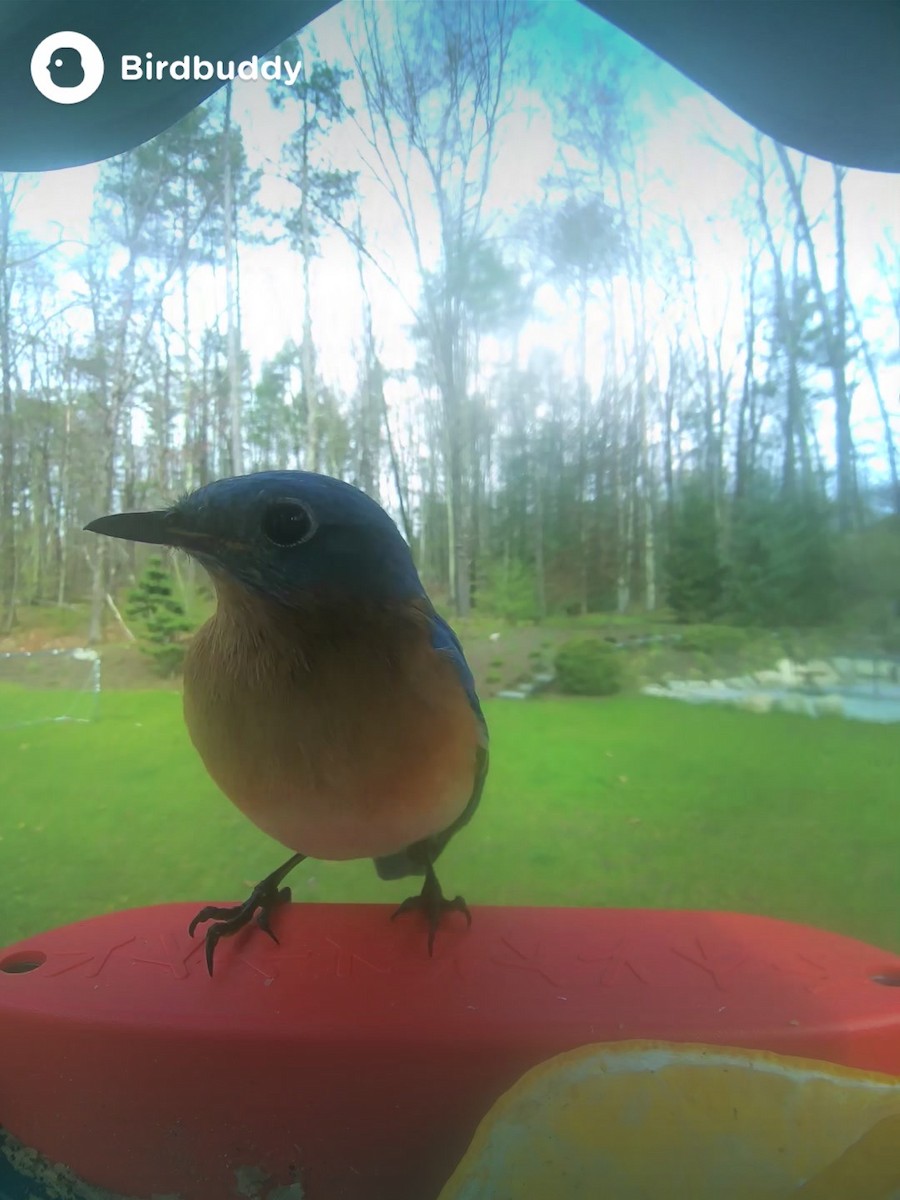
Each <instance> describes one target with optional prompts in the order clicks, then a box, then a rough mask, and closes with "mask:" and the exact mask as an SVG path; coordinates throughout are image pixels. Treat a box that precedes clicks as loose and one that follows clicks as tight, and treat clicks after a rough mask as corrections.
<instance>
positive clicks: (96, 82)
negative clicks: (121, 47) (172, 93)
mask: <svg viewBox="0 0 900 1200" xmlns="http://www.w3.org/2000/svg"><path fill="white" fill-rule="evenodd" d="M104 67H105V64H104V62H103V55H102V54H101V53H100V47H99V46H98V45H97V43H96V42H93V41H92V40H91V39H90V38H89V37H86V36H85V35H84V34H83V33H75V32H74V31H73V30H71V29H69V30H62V31H60V32H59V33H52V34H50V36H49V37H45V38H44V40H43V41H42V42H40V43H38V45H37V46H36V47H35V50H34V54H32V56H31V78H32V80H33V81H34V86H35V87H36V88H37V90H38V91H39V92H40V93H41V95H42V96H46V97H47V99H48V100H52V101H53V103H54V104H80V102H81V101H82V100H87V98H88V97H89V96H93V94H94V92H96V90H97V88H98V87H99V86H100V84H101V83H102V81H103V72H104ZM302 74H303V61H302V59H301V60H299V61H297V62H290V61H288V60H287V59H282V57H281V55H280V54H276V55H275V57H274V58H271V59H263V58H260V56H259V55H258V54H254V55H253V57H252V58H248V59H245V60H244V61H242V62H239V63H235V62H231V61H228V62H223V61H222V60H221V59H216V60H215V61H212V60H210V59H208V58H202V57H201V56H200V55H199V54H185V55H183V56H182V57H181V58H175V59H171V60H170V59H165V58H155V57H154V55H153V53H152V52H151V51H147V52H146V53H144V54H123V55H122V61H121V78H122V80H124V81H126V82H128V81H130V80H145V81H153V80H162V79H166V78H168V79H200V80H205V79H217V80H219V81H221V82H222V83H226V82H227V81H228V80H230V79H265V80H268V81H270V82H271V81H281V80H283V81H284V82H285V83H286V84H287V85H288V86H289V87H291V86H293V84H295V83H296V82H297V80H298V79H299V78H300V77H301V75H302Z"/></svg>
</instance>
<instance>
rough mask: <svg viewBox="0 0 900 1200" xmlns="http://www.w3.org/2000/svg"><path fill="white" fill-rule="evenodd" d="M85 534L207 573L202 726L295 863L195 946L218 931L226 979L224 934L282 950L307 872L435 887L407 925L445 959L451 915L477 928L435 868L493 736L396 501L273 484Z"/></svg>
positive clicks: (218, 777)
mask: <svg viewBox="0 0 900 1200" xmlns="http://www.w3.org/2000/svg"><path fill="white" fill-rule="evenodd" d="M84 528H85V530H86V531H88V532H91V533H97V534H103V535H106V536H109V537H114V538H124V539H126V540H129V541H133V542H145V543H149V544H152V545H161V546H168V547H173V548H176V549H179V550H182V551H185V552H186V553H187V554H189V555H190V556H191V557H192V558H194V559H195V560H196V561H197V562H199V563H200V564H201V565H202V566H203V567H204V568H205V569H206V571H207V573H208V574H209V576H210V579H211V581H212V584H213V588H214V590H215V595H216V609H215V612H214V613H213V615H212V617H210V619H209V620H208V621H207V622H206V623H205V624H204V625H203V626H202V627H201V628H200V629H199V630H198V631H197V633H196V634H195V635H194V637H193V638H192V640H191V642H190V644H189V646H188V649H187V652H186V655H185V660H184V688H183V708H184V719H185V724H186V726H187V730H188V733H189V735H190V738H191V741H192V742H193V744H194V747H195V748H196V750H197V752H198V753H199V755H200V758H201V759H202V761H203V763H204V765H205V767H206V770H207V771H208V773H209V775H210V776H211V777H212V779H213V781H214V782H215V783H216V784H217V785H218V787H219V789H220V790H221V791H222V792H223V793H224V794H225V795H226V796H227V797H228V798H229V799H230V800H231V801H232V803H233V804H235V805H236V806H237V808H238V809H240V811H241V812H242V813H244V814H245V816H247V817H248V818H249V819H250V820H251V821H252V822H253V823H254V824H255V825H257V826H258V827H259V828H260V829H262V830H263V831H264V832H265V833H267V834H268V835H269V836H270V837H272V838H274V839H275V840H276V841H278V842H281V843H282V845H284V846H285V847H287V848H288V849H290V850H291V851H292V854H291V857H290V858H289V859H288V860H287V861H286V862H284V863H283V864H282V865H281V866H279V867H278V868H277V869H276V870H275V871H273V872H272V873H271V874H269V875H267V876H266V877H265V879H263V880H261V881H260V883H258V884H257V885H256V887H254V888H253V890H252V892H251V893H250V895H249V897H248V898H247V900H245V901H244V902H243V903H242V904H237V905H234V906H227V907H226V906H215V905H207V906H206V907H204V908H202V909H201V910H200V911H199V912H198V913H197V915H196V916H195V917H194V919H193V920H192V921H191V923H190V926H189V933H190V936H191V937H193V936H194V934H195V931H196V930H197V928H198V927H199V926H201V925H205V926H206V929H205V932H204V938H205V957H206V965H207V969H208V971H209V973H210V975H212V974H213V963H214V955H215V949H216V945H217V943H218V942H219V941H220V939H221V938H223V937H229V936H232V935H233V934H235V933H237V932H238V930H240V929H243V928H244V927H245V926H247V925H248V924H249V923H251V922H252V921H253V920H254V919H255V921H256V924H257V925H258V926H259V928H261V929H262V930H263V931H264V932H265V933H267V934H268V935H269V936H270V937H271V938H272V939H273V940H275V941H276V942H277V941H278V939H277V937H276V936H275V933H274V932H273V930H272V928H271V924H270V918H271V914H272V911H273V910H274V909H275V908H276V907H277V906H278V905H279V904H283V903H286V902H288V901H289V900H290V899H291V891H290V888H289V887H286V886H283V881H284V879H285V877H286V876H287V875H288V874H289V872H290V871H291V870H293V868H294V867H295V866H297V865H298V864H299V863H300V862H302V861H303V860H304V859H306V858H313V859H324V860H332V861H342V860H348V859H358V858H372V859H373V860H374V863H375V868H376V870H377V873H378V875H379V876H380V878H382V879H384V880H396V879H401V878H404V877H407V876H418V875H422V876H424V879H423V883H422V890H421V892H420V893H419V894H418V895H413V896H410V897H408V898H407V899H406V900H404V901H403V903H402V904H400V906H399V907H398V908H397V909H396V910H395V911H394V913H393V915H392V919H393V918H394V917H397V916H399V915H400V914H401V913H409V912H416V911H418V912H420V913H422V914H424V917H425V919H426V920H427V924H428V953H429V955H431V954H433V952H434V941H435V934H436V932H437V930H438V928H439V926H440V924H441V921H442V919H443V918H444V916H445V915H446V914H449V913H451V912H454V911H455V912H459V913H461V914H462V915H463V916H464V917H465V919H466V922H467V926H471V922H472V917H471V913H470V911H469V908H468V906H467V904H466V902H465V900H464V899H463V898H462V896H456V897H455V898H454V899H448V898H446V897H445V896H444V893H443V891H442V889H441V886H440V883H439V882H438V878H437V875H436V873H435V869H434V864H435V861H436V859H437V858H438V856H439V855H440V853H441V852H442V850H443V849H444V847H445V846H446V845H447V843H448V842H449V840H450V839H451V838H452V837H453V835H454V834H455V833H456V832H457V831H458V830H460V829H461V828H462V827H463V826H464V825H466V824H467V823H468V822H469V820H470V819H471V817H472V815H473V814H474V812H475V810H476V809H477V807H478V804H479V801H480V799H481V794H482V790H483V788H484V783H485V779H486V776H487V772H488V763H489V734H488V728H487V723H486V721H485V718H484V714H483V712H482V709H481V705H480V703H479V699H478V695H477V693H476V690H475V682H474V679H473V676H472V672H471V670H470V668H469V665H468V663H467V661H466V657H465V654H464V652H463V648H462V646H461V644H460V641H459V639H458V637H457V636H456V634H455V633H454V632H453V630H452V629H451V627H450V625H448V624H447V622H446V621H445V620H444V619H443V618H442V617H441V616H440V615H439V614H438V612H437V611H436V609H435V607H434V605H433V604H432V602H431V600H430V599H429V597H428V594H427V593H426V591H425V588H424V586H423V584H422V581H421V579H420V578H419V574H418V571H417V570H416V567H415V564H414V561H413V557H412V553H411V550H410V547H409V546H408V544H407V542H406V541H405V540H404V538H403V537H402V535H401V534H400V531H399V529H398V528H397V526H396V524H395V523H394V521H393V520H392V519H391V517H390V516H389V515H388V513H387V512H386V511H385V510H384V509H383V508H382V507H381V505H379V504H378V503H377V502H376V501H375V500H373V499H372V498H371V497H370V496H368V495H367V494H366V493H365V492H363V491H361V490H360V489H359V488H357V487H355V486H353V485H352V484H350V483H347V482H345V481H343V480H341V479H336V478H332V477H331V476H328V475H322V474H318V473H316V472H312V471H295V470H276V471H259V472H254V473H252V474H247V475H237V476H233V477H229V478H225V479H218V480H215V481H213V482H211V483H208V484H206V485H204V486H202V487H200V488H198V489H196V490H194V491H192V492H189V493H188V494H186V495H184V496H182V497H181V498H180V499H178V500H177V501H176V502H175V503H174V504H172V505H171V506H170V507H168V508H164V509H159V510H154V511H146V512H123V513H113V514H110V515H108V516H103V517H99V518H97V519H96V520H93V521H91V522H90V523H89V524H87V525H86V526H85V527H84Z"/></svg>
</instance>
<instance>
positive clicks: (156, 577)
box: [125, 557, 193, 675]
mask: <svg viewBox="0 0 900 1200" xmlns="http://www.w3.org/2000/svg"><path fill="white" fill-rule="evenodd" d="M125 611H126V613H127V615H128V617H129V619H131V620H133V621H137V622H138V623H139V625H140V630H141V636H140V638H139V643H140V648H141V650H142V651H143V652H144V654H147V655H149V657H150V658H152V659H153V662H154V664H155V666H156V669H157V670H158V671H159V673H160V675H174V674H175V673H176V672H177V671H179V670H180V669H181V667H182V664H183V662H184V653H185V649H186V644H185V637H184V635H185V634H187V633H190V632H191V630H192V628H193V627H192V625H191V623H190V621H188V620H187V617H186V615H185V611H184V606H183V605H182V604H181V603H180V601H178V600H176V599H175V597H174V595H173V594H172V577H171V575H170V574H169V573H168V571H167V570H166V569H165V567H164V566H163V563H162V559H160V558H157V557H153V558H151V559H149V560H148V562H147V566H146V568H145V569H144V573H143V575H141V577H140V579H139V580H138V584H137V587H136V588H133V589H132V591H130V592H129V593H128V604H127V607H126V610H125Z"/></svg>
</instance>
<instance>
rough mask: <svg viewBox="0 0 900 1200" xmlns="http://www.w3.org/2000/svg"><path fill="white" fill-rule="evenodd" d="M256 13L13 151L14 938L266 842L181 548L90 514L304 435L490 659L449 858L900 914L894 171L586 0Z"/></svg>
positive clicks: (247, 874) (789, 913)
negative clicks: (192, 713)
mask: <svg viewBox="0 0 900 1200" xmlns="http://www.w3.org/2000/svg"><path fill="white" fill-rule="evenodd" d="M276 56H280V58H281V60H282V62H291V63H297V62H302V66H303V70H302V72H301V73H300V74H299V76H298V77H297V79H296V81H295V82H294V83H293V84H288V83H287V82H286V81H285V79H284V78H282V79H281V80H272V81H270V82H267V81H266V80H264V79H261V78H258V79H246V80H239V79H238V80H235V81H233V82H230V83H228V84H227V85H226V86H225V87H224V88H223V89H222V90H221V91H220V92H218V93H217V94H216V95H215V96H213V97H212V98H211V99H210V100H209V101H207V102H206V103H205V104H204V105H203V106H201V107H200V108H198V109H196V110H195V111H194V112H192V113H191V114H190V115H189V116H187V117H186V118H184V119H183V120H182V121H181V122H179V123H178V124H177V125H175V126H173V127H172V128H171V129H169V130H167V131H166V132H165V133H163V134H162V135H160V136H159V137H157V138H155V139H153V140H152V141H150V142H148V143H146V144H145V145H143V146H140V147H138V148H137V149H135V150H133V151H131V152H129V153H126V154H123V155H120V156H118V157H116V158H114V159H110V160H108V161H107V162H104V163H101V164H95V165H91V166H86V167H79V168H72V169H68V170H61V171H55V172H50V173H47V174H44V175H40V176H39V175H13V174H8V173H7V174H4V175H0V854H2V860H3V863H4V880H5V884H6V904H5V905H4V911H3V913H2V915H0V941H2V942H10V941H13V940H15V939H17V938H19V937H22V936H25V935H27V934H30V933H33V932H36V931H38V930H39V929H43V928H47V927H50V926H52V925H58V924H61V923H63V922H65V921H68V920H73V919H76V918H79V917H83V916H88V915H91V914H94V913H98V912H102V911H108V910H110V909H113V908H120V907H127V906H129V905H136V904H146V903H154V902H162V901H165V900H177V899H192V900H197V901H203V900H217V899H218V900H227V899H228V898H229V897H234V898H236V897H239V896H242V895H243V894H244V892H245V890H246V887H247V886H248V885H252V884H253V883H254V882H256V880H257V879H258V878H260V877H261V876H262V875H264V874H266V873H267V872H268V871H269V870H271V869H272V868H273V867H274V866H275V865H276V864H277V863H278V862H279V861H280V856H283V854H282V850H281V848H280V847H279V846H277V845H276V844H275V843H273V842H271V841H269V840H268V839H267V838H265V836H264V835H263V834H261V833H259V832H258V831H257V830H255V828H253V827H252V826H251V825H249V823H247V822H246V821H245V820H244V819H243V818H242V817H241V816H240V815H239V814H238V813H237V812H236V811H235V810H233V809H232V808H231V806H230V805H229V804H228V802H227V801H225V800H224V798H223V797H221V796H220V795H219V794H218V793H217V792H216V789H215V787H214V785H213V784H212V783H211V782H210V781H209V779H208V778H207V776H206V775H205V772H204V771H203V768H202V766H201V765H200V763H199V760H197V759H196V757H195V755H194V753H193V751H192V749H191V747H190V744H189V742H188V739H187V735H186V733H185V731H184V727H183V724H182V721H181V715H180V701H179V695H178V692H179V688H180V681H179V672H180V667H181V662H182V659H183V656H184V651H185V648H186V645H187V643H188V640H189V638H190V636H191V633H192V631H193V630H194V629H196V628H197V627H198V626H199V625H200V624H201V623H202V622H203V621H204V620H205V619H206V618H207V617H208V616H209V614H210V613H211V611H212V607H213V599H212V593H211V591H210V589H209V586H208V583H207V580H206V577H205V575H204V573H203V571H202V570H201V569H200V568H199V567H197V566H196V565H195V564H193V563H192V562H190V561H189V560H187V559H185V558H183V557H178V556H177V555H174V554H169V553H165V554H163V555H162V556H160V555H154V554H152V553H151V552H150V551H149V550H148V549H147V548H142V547H137V546H134V545H129V544H126V543H118V542H116V543H114V542H111V541H108V540H107V539H103V538H92V537H91V536H90V535H86V534H83V533H82V532H81V528H82V526H83V525H84V524H85V522H87V521H89V520H91V519H92V518H94V517H97V516H99V515H101V514H104V513H107V512H112V511H118V510H122V509H139V508H155V507H160V506H163V505H165V504H167V503H170V502H171V501H172V500H174V499H175V498H176V497H177V496H178V495H179V494H181V493H183V492H184V491H186V490H190V489H193V488H196V487H198V486H201V485H203V484H204V483H206V482H208V481H210V480H212V479H215V478H218V477H221V476H224V475H230V474H236V473H242V472H247V471H254V470H260V469H267V468H276V467H277V468H286V467H296V468H302V469H306V470H315V471H324V472H326V473H329V474H333V475H337V476H340V477H341V478H343V479H347V480H349V481H350V482H352V483H355V484H356V485H357V486H359V487H361V488H363V489H364V490H365V491H367V492H368V493H369V494H370V495H372V496H374V497H375V498H376V499H378V500H379V501H380V502H381V503H382V504H383V505H384V506H385V507H386V508H387V509H388V511H389V512H390V513H391V514H392V516H393V517H394V518H395V519H396V521H397V523H398V525H399V527H400V529H401V530H402V532H403V533H404V535H405V537H406V538H407V540H408V541H409V543H410V545H411V546H412V548H413V551H414V555H415V558H416V561H417V564H418V566H419V569H420V572H421V574H422V577H423V580H424V582H425V585H426V587H427V588H428V590H429V592H430V593H431V595H432V597H433V599H434V600H435V602H436V604H437V606H438V607H439V608H440V609H441V611H442V612H444V613H445V614H446V615H447V616H448V617H449V618H450V619H451V621H452V623H453V624H454V627H455V628H456V629H457V630H458V632H459V634H460V636H461V638H462V641H463V643H464V645H465V648H466V653H467V655H468V657H469V660H470V662H471V663H472V666H473V670H474V672H475V675H476V682H477V685H478V688H479V692H480V694H481V696H482V698H483V699H484V701H485V710H486V715H487V718H488V722H489V724H490V726H491V730H492V735H493V751H492V770H491V776H490V779H489V782H488V786H487V790H486V793H485V798H484V801H483V803H482V807H481V809H480V811H479V814H478V817H477V819H476V821H475V822H474V823H473V824H472V825H471V826H470V827H469V828H468V829H467V830H466V831H465V832H464V833H463V834H462V835H460V836H459V837H457V838H456V839H454V841H453V843H452V844H451V846H450V847H449V848H448V850H447V852H446V855H445V857H444V859H442V862H446V864H447V865H446V866H444V868H443V871H442V879H443V878H446V881H447V882H446V884H445V886H446V887H447V888H448V889H449V891H450V892H451V893H454V892H455V891H460V892H462V893H463V894H464V895H466V897H467V899H469V901H470V903H472V904H473V905H474V906H477V905H478V904H479V903H495V904H501V903H505V904H563V905H565V904H589V905H599V906H614V905H646V906H651V907H699V908H728V909H736V910H740V911H746V912H759V913H765V914H768V915H772V916H780V917H784V918H789V919H796V920H804V921H808V922H810V923H813V924H817V925H821V926H823V927H827V928H831V929H835V930H837V931H840V932H845V933H849V934H853V935H854V936H857V937H860V938H862V939H864V940H868V941H872V942H874V943H877V944H879V945H881V946H884V947H885V948H890V949H895V950H896V949H900V916H898V912H897V903H896V898H897V896H898V883H900V878H898V876H900V870H898V865H897V862H898V855H897V839H896V834H897V826H898V820H900V818H898V815H897V813H896V806H895V803H894V798H895V797H896V795H897V792H898V775H900V754H898V751H897V746H898V740H897V728H896V724H895V723H896V722H897V721H900V674H898V671H900V478H898V470H900V468H898V451H897V439H898V437H900V403H898V396H900V343H898V332H900V215H898V214H900V177H898V176H897V175H888V174H877V173H874V172H865V171H860V170H855V169H845V168H843V167H840V166H834V165H832V164H829V163H826V162H822V161H820V160H817V159H812V158H808V157H806V156H804V155H801V154H799V153H797V152H795V151H793V150H789V149H786V148H785V147H784V146H782V145H780V144H777V143H775V142H773V141H771V140H770V139H768V138H766V137H764V136H762V135H760V134H758V133H756V132H755V131H754V130H753V129H752V128H751V127H750V126H749V125H747V124H746V123H744V122H743V121H741V120H740V119H739V118H738V117H736V116H734V115H733V114H732V113H730V112H729V111H728V110H727V109H726V108H724V107H723V106H722V105H720V104H719V103H717V102H716V101H715V100H713V99H712V98H711V97H709V96H708V95H707V94H706V93H704V92H703V91H701V90H700V89H699V88H697V87H695V86H694V85H693V84H691V83H689V82H688V81H687V80H686V79H685V78H684V77H683V76H681V75H680V74H679V73H678V72H677V71H675V70H674V69H672V68H671V67H668V66H667V65H665V64H664V63H662V62H661V61H660V60H658V59H657V58H655V56H654V55H653V54H651V53H650V52H649V51H647V50H645V49H643V48H642V47H640V46H639V45H638V44H637V43H635V42H633V41H632V40H631V39H629V38H628V37H627V36H626V35H625V34H623V33H621V32H620V31H618V30H616V29H614V28H613V27H612V26H610V25H608V24H607V23H606V22H604V21H603V20H601V19H599V18H598V17H596V16H594V15H593V14H591V13H590V12H588V11H586V10H584V9H582V8H581V7H579V6H578V5H577V4H576V3H574V0H572V3H569V2H568V0H556V2H555V3H549V4H540V3H528V2H523V3H514V2H505V3H504V2H498V3H484V4H481V3H478V4H452V5H450V4H443V5H434V6H424V5H422V6H419V5H411V4H407V5H388V4H384V3H352V2H351V0H345V2H344V3H342V4H341V5H339V6H338V7H337V8H335V9H332V10H330V11H329V12H327V13H325V14H323V15H322V16H321V17H319V18H318V19H317V20H316V21H314V22H313V23H312V24H311V25H310V26H308V27H307V28H305V29H304V30H303V31H302V33H301V34H300V35H298V37H297V38H294V39H291V40H290V41H289V42H288V43H285V44H284V45H282V46H281V47H279V48H278V49H277V50H275V51H273V52H272V54H271V55H269V56H268V58H269V60H270V61H272V62H274V61H275V59H276ZM135 86H146V87H152V86H153V84H152V82H150V81H146V82H145V83H144V84H140V85H138V84H135ZM685 701H690V703H686V702H685ZM401 887H402V885H401ZM407 890H408V889H407ZM294 894H295V898H298V899H310V900H329V901H334V900H372V901H381V902H385V903H391V902H393V901H395V900H397V899H399V898H400V896H401V894H405V893H401V892H398V894H397V895H394V894H393V893H392V892H391V888H390V885H386V884H383V883H379V882H378V880H377V879H376V877H375V874H374V871H373V870H372V867H371V864H368V863H352V864H331V863H327V864H325V863H308V864H304V867H303V868H301V870H300V871H298V873H297V875H296V877H295V882H294Z"/></svg>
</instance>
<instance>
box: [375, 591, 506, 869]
mask: <svg viewBox="0 0 900 1200" xmlns="http://www.w3.org/2000/svg"><path fill="white" fill-rule="evenodd" d="M428 623H429V627H430V629H431V644H432V646H433V647H434V649H435V650H436V651H437V652H438V653H439V654H443V655H444V656H445V657H446V658H448V659H449V660H450V662H451V663H452V664H453V666H454V668H455V670H456V674H457V675H458V676H459V681H460V683H461V684H462V686H463V689H464V690H465V693H466V696H467V697H468V700H469V704H470V705H471V706H472V710H473V712H474V713H475V715H476V717H477V718H478V724H479V725H480V727H481V731H482V737H483V740H482V744H481V745H480V746H479V747H478V750H477V753H476V759H475V783H474V785H473V787H472V795H471V798H470V799H469V803H468V804H467V805H466V807H465V809H464V810H463V811H462V813H461V814H460V815H459V816H458V817H457V818H456V820H455V821H454V822H453V824H452V825H450V826H449V827H448V828H447V829H444V830H442V831H441V832H440V833H436V834H434V835H433V836H432V837H430V838H427V839H426V841H425V843H424V848H425V850H426V852H427V856H428V858H429V859H430V861H431V862H434V860H435V859H436V858H437V856H438V855H439V854H440V853H441V851H442V850H443V849H444V847H445V846H446V845H447V843H448V842H449V841H450V839H451V838H452V837H453V835H454V833H456V831H457V830H458V829H461V828H462V827H463V825H466V824H467V823H468V822H469V821H470V820H471V819H472V816H473V814H474V812H475V810H476V808H477V807H478V802H479V800H480V799H481V793H482V791H483V790H484V781H485V779H486V778H487V773H488V759H489V755H488V727H487V722H486V721H485V719H484V713H483V712H482V711H481V704H480V703H479V700H478V693H477V692H476V691H475V680H474V678H473V677H472V672H471V670H470V669H469V664H468V663H467V662H466V656H465V654H464V653H463V648H462V646H461V645H460V642H459V638H458V637H457V636H456V634H455V633H454V632H453V630H452V629H451V628H450V626H449V625H448V624H447V622H446V621H445V620H444V619H443V617H439V616H438V614H437V613H436V612H435V611H434V609H433V608H432V609H430V611H429V614H428ZM416 848H417V847H416ZM416 848H413V847H411V848H410V851H413V852H410V851H406V850H401V851H400V852H399V853H397V854H388V855H384V856H383V857H381V858H376V859H375V869H376V871H377V872H378V874H379V876H380V877H381V878H382V879H402V878H403V876H404V875H421V874H422V873H423V871H424V869H425V868H424V863H423V862H422V859H421V856H420V855H418V854H416V853H415V852H414V851H415V849H416Z"/></svg>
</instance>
